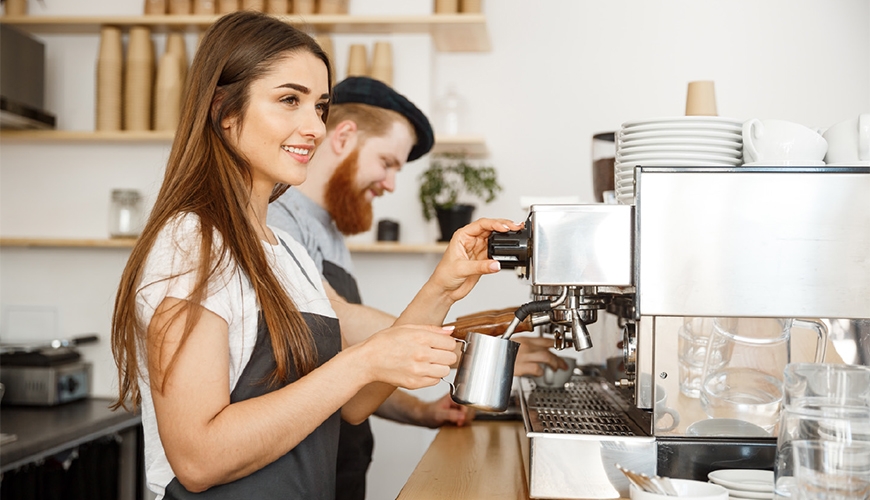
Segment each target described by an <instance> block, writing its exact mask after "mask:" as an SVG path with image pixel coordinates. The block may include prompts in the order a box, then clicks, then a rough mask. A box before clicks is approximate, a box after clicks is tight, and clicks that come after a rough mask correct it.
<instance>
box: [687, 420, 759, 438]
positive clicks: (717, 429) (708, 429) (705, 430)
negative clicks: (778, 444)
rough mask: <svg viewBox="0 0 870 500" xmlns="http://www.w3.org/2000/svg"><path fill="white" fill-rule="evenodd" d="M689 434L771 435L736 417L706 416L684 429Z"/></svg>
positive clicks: (719, 435)
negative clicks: (706, 417) (704, 418)
mask: <svg viewBox="0 0 870 500" xmlns="http://www.w3.org/2000/svg"><path fill="white" fill-rule="evenodd" d="M686 434H688V435H689V436H718V437H729V436H731V437H771V436H770V433H769V432H767V431H766V430H764V429H763V428H761V427H759V426H757V425H755V424H753V423H752V422H747V421H745V420H740V419H737V418H708V419H706V420H699V421H697V422H695V423H694V424H692V425H690V426H689V428H688V429H686Z"/></svg>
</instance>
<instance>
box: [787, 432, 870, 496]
mask: <svg viewBox="0 0 870 500" xmlns="http://www.w3.org/2000/svg"><path fill="white" fill-rule="evenodd" d="M793 446H794V461H795V489H794V495H793V496H792V498H796V499H798V500H847V499H848V500H854V499H866V498H870V443H844V442H832V441H814V440H799V441H794V442H793Z"/></svg>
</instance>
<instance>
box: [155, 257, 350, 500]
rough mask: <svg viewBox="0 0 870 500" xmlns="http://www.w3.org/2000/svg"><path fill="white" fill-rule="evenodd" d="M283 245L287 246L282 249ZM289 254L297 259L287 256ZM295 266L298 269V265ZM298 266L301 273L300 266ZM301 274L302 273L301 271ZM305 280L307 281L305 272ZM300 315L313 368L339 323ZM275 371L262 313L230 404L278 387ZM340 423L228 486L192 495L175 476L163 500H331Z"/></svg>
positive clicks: (333, 421) (332, 349) (334, 349)
mask: <svg viewBox="0 0 870 500" xmlns="http://www.w3.org/2000/svg"><path fill="white" fill-rule="evenodd" d="M281 243H282V244H283V243H284V242H283V241H282V242H281ZM284 247H285V248H287V246H286V245H284ZM287 251H288V252H290V249H289V248H287ZM290 255H291V256H293V259H294V260H296V256H294V255H293V253H292V252H290ZM296 262H297V265H298V262H299V261H298V260H297V261H296ZM299 267H300V269H302V266H301V265H300V266H299ZM303 273H305V271H304V269H303ZM306 277H307V278H308V275H307V274H306ZM310 281H311V279H310V278H309V282H310ZM312 285H313V282H312ZM302 317H303V318H304V319H305V323H306V324H307V325H308V328H309V329H311V333H312V336H313V338H314V342H315V345H316V346H317V355H318V360H317V366H320V365H322V364H323V363H325V362H326V361H328V360H329V359H331V358H332V357H333V356H335V355H336V354H337V353H338V352H339V351H340V350H341V335H340V331H339V324H338V320H337V319H335V318H329V317H325V316H320V315H317V314H311V313H305V312H303V313H302ZM274 369H275V356H274V355H273V351H272V340H271V337H270V336H269V329H268V327H267V326H266V322H265V321H264V320H263V317H262V315H261V316H260V318H259V321H258V325H257V343H256V345H255V346H254V350H253V352H252V353H251V359H250V361H248V364H247V365H246V366H245V369H244V370H243V371H242V375H241V377H240V378H239V381H238V383H237V384H236V387H235V389H233V391H232V393H231V394H230V402H231V403H236V402H239V401H244V400H246V399H251V398H255V397H257V396H262V395H263V394H268V393H269V392H272V391H274V390H277V389H279V388H280V387H283V385H271V384H269V375H270V374H271V373H272V371H273V370H274ZM291 370H292V367H291ZM298 379H299V377H298V375H297V373H296V372H295V370H292V371H291V376H290V381H289V382H287V384H289V383H292V382H293V381H296V380H298ZM287 384H284V385H287ZM340 420H341V416H340V413H339V412H335V413H333V414H332V415H331V416H330V417H329V418H327V419H326V421H325V422H323V423H322V424H321V425H320V426H318V427H317V428H316V429H315V430H314V431H313V432H312V433H311V434H309V435H308V437H306V438H305V439H304V440H302V442H300V443H299V444H298V445H296V447H295V448H293V449H292V450H290V451H289V452H288V453H287V454H286V455H284V456H282V457H281V458H279V459H278V460H276V461H274V462H272V463H271V464H269V465H267V466H265V467H263V468H262V469H260V470H258V471H256V472H254V473H253V474H251V475H249V476H246V477H243V478H241V479H238V480H236V481H233V482H231V483H227V484H222V485H219V486H214V487H212V488H209V489H208V490H206V491H203V492H201V493H191V492H189V491H187V489H185V488H184V486H182V485H181V483H180V482H179V481H178V478H173V479H172V481H171V482H170V483H169V484H168V485H167V486H166V493H165V497H164V498H166V499H167V500H187V499H206V500H231V499H232V500H236V499H238V500H250V499H264V500H265V499H275V498H280V499H288V500H289V499H299V500H309V499H318V500H332V499H333V498H334V496H335V466H336V459H337V458H336V457H337V450H338V428H339V421H340Z"/></svg>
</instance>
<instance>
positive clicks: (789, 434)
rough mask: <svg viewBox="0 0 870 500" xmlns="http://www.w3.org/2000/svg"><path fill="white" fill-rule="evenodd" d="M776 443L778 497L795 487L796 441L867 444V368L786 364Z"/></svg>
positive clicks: (869, 386) (869, 427)
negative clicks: (794, 444) (781, 408)
mask: <svg viewBox="0 0 870 500" xmlns="http://www.w3.org/2000/svg"><path fill="white" fill-rule="evenodd" d="M784 391H785V395H784V398H783V410H782V414H781V418H780V422H779V434H778V436H777V442H776V460H775V462H774V477H775V484H776V488H775V491H776V494H777V496H778V497H779V498H789V497H794V496H796V495H795V491H796V478H795V461H794V446H793V445H792V443H793V442H796V441H802V440H803V441H806V440H811V441H831V442H841V443H847V444H848V443H865V444H867V445H870V368H867V367H864V366H858V365H840V364H826V363H791V364H789V365H788V366H786V368H785V382H784Z"/></svg>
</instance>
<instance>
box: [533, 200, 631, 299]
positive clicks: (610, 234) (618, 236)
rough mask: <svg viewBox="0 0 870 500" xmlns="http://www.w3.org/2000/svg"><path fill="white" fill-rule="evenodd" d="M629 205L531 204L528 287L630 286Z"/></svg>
mask: <svg viewBox="0 0 870 500" xmlns="http://www.w3.org/2000/svg"><path fill="white" fill-rule="evenodd" d="M632 213H633V210H632V207H630V206H625V205H534V206H532V217H531V223H532V233H533V234H534V235H535V237H534V239H533V240H532V254H533V255H534V257H535V260H534V264H533V265H532V266H531V270H530V273H531V274H530V278H531V281H532V285H575V284H578V283H582V284H584V285H613V286H620V285H624V286H629V285H631V284H632V260H631V255H632V245H631V239H632V238H631V227H632Z"/></svg>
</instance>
